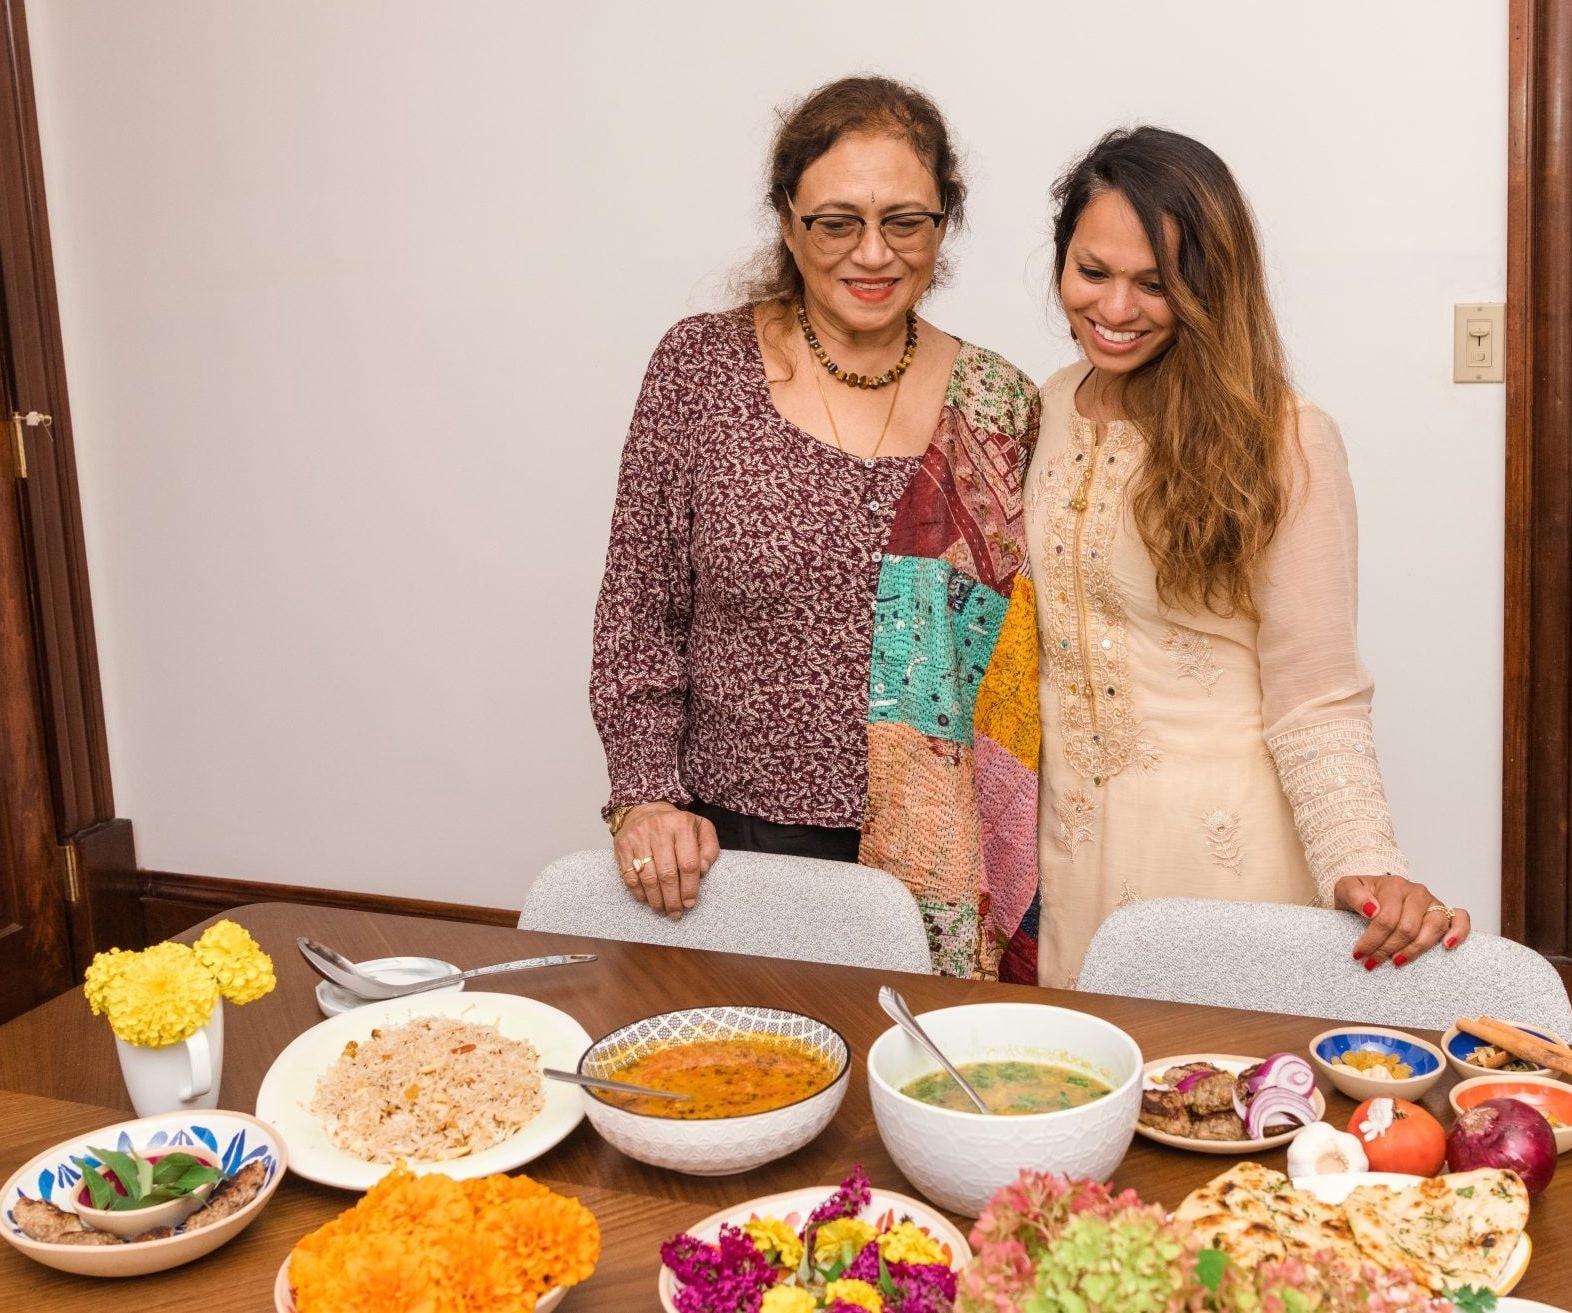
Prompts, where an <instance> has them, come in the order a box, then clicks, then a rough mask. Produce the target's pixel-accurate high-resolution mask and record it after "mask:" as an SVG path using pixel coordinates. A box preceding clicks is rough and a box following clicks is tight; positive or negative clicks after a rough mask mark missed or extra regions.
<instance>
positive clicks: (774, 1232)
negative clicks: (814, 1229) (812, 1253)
mask: <svg viewBox="0 0 1572 1313" xmlns="http://www.w3.org/2000/svg"><path fill="white" fill-rule="evenodd" d="M742 1229H743V1232H744V1233H745V1234H746V1235H747V1236H748V1237H749V1238H750V1239H751V1240H752V1241H753V1243H754V1244H755V1245H757V1246H758V1247H759V1252H760V1253H761V1254H768V1253H769V1252H770V1251H771V1250H774V1251H775V1252H776V1254H778V1255H779V1258H778V1259H777V1260H776V1262H777V1266H780V1267H786V1268H795V1267H796V1266H797V1264H798V1263H800V1262H802V1240H801V1238H800V1237H799V1236H798V1235H797V1233H796V1232H795V1231H793V1230H792V1229H791V1227H789V1226H787V1225H786V1223H785V1222H783V1221H781V1219H780V1218H778V1217H755V1218H753V1219H752V1220H751V1221H747V1222H744V1223H743V1224H742ZM810 1307H811V1305H810Z"/></svg>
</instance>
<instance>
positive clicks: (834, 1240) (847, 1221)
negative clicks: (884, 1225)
mask: <svg viewBox="0 0 1572 1313" xmlns="http://www.w3.org/2000/svg"><path fill="white" fill-rule="evenodd" d="M874 1235H875V1231H874V1228H873V1223H872V1222H864V1221H863V1220H862V1219H861V1218H860V1217H837V1218H836V1219H835V1220H834V1221H833V1222H826V1223H825V1224H824V1225H823V1226H821V1227H820V1228H819V1229H818V1230H817V1231H815V1232H814V1233H813V1261H814V1262H815V1263H819V1264H821V1265H822V1264H824V1263H828V1262H830V1261H832V1260H833V1259H835V1258H836V1257H837V1256H838V1255H839V1254H840V1252H841V1246H842V1245H850V1246H851V1255H848V1256H847V1257H848V1259H849V1258H850V1257H851V1256H853V1255H855V1254H857V1253H858V1251H859V1250H861V1249H862V1247H863V1246H864V1245H866V1244H867V1243H868V1241H870V1240H872V1239H873V1237H874Z"/></svg>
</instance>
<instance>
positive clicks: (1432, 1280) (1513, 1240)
mask: <svg viewBox="0 0 1572 1313" xmlns="http://www.w3.org/2000/svg"><path fill="white" fill-rule="evenodd" d="M1343 1211H1344V1212H1345V1213H1346V1214H1347V1215H1348V1221H1349V1224H1350V1225H1351V1226H1352V1227H1353V1232H1354V1238H1355V1239H1356V1240H1357V1241H1358V1242H1359V1248H1360V1249H1361V1250H1362V1251H1363V1252H1364V1255H1365V1257H1366V1258H1368V1259H1369V1260H1370V1261H1371V1262H1373V1263H1377V1264H1379V1265H1380V1266H1381V1267H1384V1268H1387V1269H1389V1270H1390V1269H1392V1268H1406V1269H1407V1270H1408V1271H1409V1272H1410V1273H1411V1274H1412V1275H1413V1277H1414V1279H1415V1280H1416V1281H1418V1282H1420V1283H1421V1284H1423V1285H1426V1286H1429V1287H1430V1289H1431V1290H1434V1291H1437V1292H1440V1291H1442V1290H1444V1289H1445V1288H1446V1287H1448V1286H1493V1285H1494V1284H1495V1283H1496V1281H1497V1280H1498V1279H1499V1278H1500V1276H1501V1271H1502V1268H1503V1267H1504V1266H1505V1265H1506V1261H1507V1257H1508V1256H1509V1255H1510V1254H1511V1252H1512V1250H1513V1248H1514V1247H1515V1246H1516V1245H1517V1241H1518V1237H1519V1236H1520V1235H1522V1234H1523V1228H1524V1227H1526V1226H1527V1225H1528V1191H1527V1190H1526V1189H1524V1188H1523V1182H1522V1181H1521V1180H1520V1179H1518V1176H1517V1173H1515V1172H1507V1171H1502V1170H1501V1169H1499V1168H1494V1167H1482V1168H1479V1169H1478V1170H1477V1171H1472V1172H1452V1173H1450V1174H1449V1175H1446V1176H1434V1177H1430V1178H1429V1179H1428V1180H1424V1181H1420V1182H1419V1183H1418V1184H1416V1185H1410V1186H1405V1187H1402V1188H1397V1189H1394V1188H1393V1187H1392V1186H1389V1185H1362V1186H1359V1187H1358V1188H1356V1189H1355V1190H1354V1191H1353V1192H1352V1193H1351V1194H1350V1195H1349V1196H1348V1198H1347V1199H1346V1200H1344V1201H1343Z"/></svg>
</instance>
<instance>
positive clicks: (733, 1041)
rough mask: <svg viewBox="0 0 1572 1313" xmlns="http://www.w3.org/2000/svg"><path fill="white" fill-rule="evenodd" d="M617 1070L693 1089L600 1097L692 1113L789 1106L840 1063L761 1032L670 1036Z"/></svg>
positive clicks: (661, 1111) (650, 1083) (632, 1079)
mask: <svg viewBox="0 0 1572 1313" xmlns="http://www.w3.org/2000/svg"><path fill="white" fill-rule="evenodd" d="M611 1075H612V1077H613V1078H614V1079H616V1080H620V1081H626V1082H627V1083H628V1084H630V1085H642V1086H644V1087H645V1088H646V1089H651V1090H670V1091H671V1092H672V1093H674V1094H687V1095H691V1096H692V1097H691V1098H688V1099H655V1098H651V1097H649V1096H648V1095H635V1094H610V1093H605V1092H600V1093H597V1095H596V1097H597V1098H600V1099H604V1100H605V1101H606V1102H607V1103H610V1104H614V1105H616V1106H617V1107H619V1108H626V1109H628V1110H629V1111H630V1112H642V1113H648V1114H649V1115H650V1116H653V1117H676V1118H681V1119H683V1120H690V1121H691V1120H696V1119H704V1118H712V1117H746V1116H748V1115H750V1114H751V1113H756V1112H769V1111H771V1110H772V1109H775V1108H784V1107H785V1106H786V1105H787V1104H788V1103H796V1102H797V1101H798V1100H800V1099H806V1098H807V1097H808V1096H809V1095H811V1094H817V1093H818V1092H819V1091H820V1090H822V1089H824V1088H825V1087H826V1086H828V1085H829V1084H830V1083H831V1082H832V1081H833V1080H834V1079H835V1077H836V1067H835V1064H834V1063H832V1062H831V1061H830V1060H829V1059H828V1058H825V1057H824V1056H822V1055H821V1054H819V1053H816V1052H815V1051H814V1050H812V1049H810V1048H807V1047H806V1046H804V1045H803V1044H801V1043H798V1042H797V1041H794V1040H790V1039H785V1038H783V1037H781V1036H779V1035H766V1034H755V1035H731V1036H728V1037H726V1038H725V1039H700V1040H690V1041H688V1042H686V1043H681V1044H669V1045H666V1046H665V1047H664V1048H659V1049H656V1050H654V1051H653V1052H651V1053H646V1054H645V1055H644V1056H643V1057H641V1058H638V1059H636V1060H635V1061H633V1062H630V1063H629V1064H628V1065H627V1066H625V1067H619V1068H618V1069H617V1070H616V1071H614V1072H612V1073H611Z"/></svg>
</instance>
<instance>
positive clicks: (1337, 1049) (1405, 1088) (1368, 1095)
mask: <svg viewBox="0 0 1572 1313" xmlns="http://www.w3.org/2000/svg"><path fill="white" fill-rule="evenodd" d="M1350 1053H1381V1054H1389V1055H1390V1056H1391V1057H1393V1058H1396V1059H1397V1061H1398V1062H1401V1063H1403V1064H1405V1065H1406V1066H1407V1067H1408V1070H1409V1073H1410V1074H1409V1075H1408V1076H1407V1077H1406V1078H1404V1079H1401V1080H1399V1079H1395V1078H1394V1079H1387V1078H1384V1077H1382V1076H1377V1075H1373V1074H1371V1072H1370V1071H1367V1070H1361V1069H1360V1068H1358V1067H1349V1066H1345V1065H1344V1064H1343V1062H1342V1061H1341V1059H1343V1058H1345V1057H1347V1056H1348V1055H1349V1054H1350ZM1310 1061H1311V1063H1312V1064H1313V1065H1314V1067H1315V1068H1316V1070H1317V1071H1319V1072H1320V1073H1321V1074H1322V1075H1324V1076H1325V1077H1326V1078H1327V1080H1329V1081H1331V1082H1332V1084H1333V1085H1334V1086H1335V1087H1336V1088H1337V1089H1339V1090H1341V1091H1342V1092H1343V1093H1344V1094H1346V1095H1347V1096H1348V1097H1349V1098H1350V1099H1380V1098H1388V1099H1407V1100H1409V1101H1410V1102H1413V1101H1414V1100H1417V1099H1418V1098H1420V1097H1421V1096H1422V1095H1423V1094H1425V1093H1426V1092H1427V1091H1428V1090H1429V1089H1430V1087H1431V1086H1433V1085H1434V1084H1435V1083H1436V1082H1437V1081H1438V1080H1440V1079H1441V1073H1442V1071H1443V1070H1445V1066H1446V1064H1445V1062H1444V1061H1443V1059H1442V1056H1441V1050H1440V1049H1438V1048H1437V1047H1436V1046H1435V1045H1434V1044H1431V1043H1430V1042H1429V1041H1428V1040H1422V1039H1420V1038H1419V1036H1417V1035H1410V1034H1409V1033H1408V1032H1407V1031H1403V1030H1387V1029H1386V1028H1385V1027H1383V1026H1339V1027H1337V1028H1336V1029H1334V1030H1324V1031H1322V1032H1321V1033H1320V1034H1319V1035H1317V1036H1316V1037H1315V1038H1314V1039H1313V1040H1311V1041H1310Z"/></svg>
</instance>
